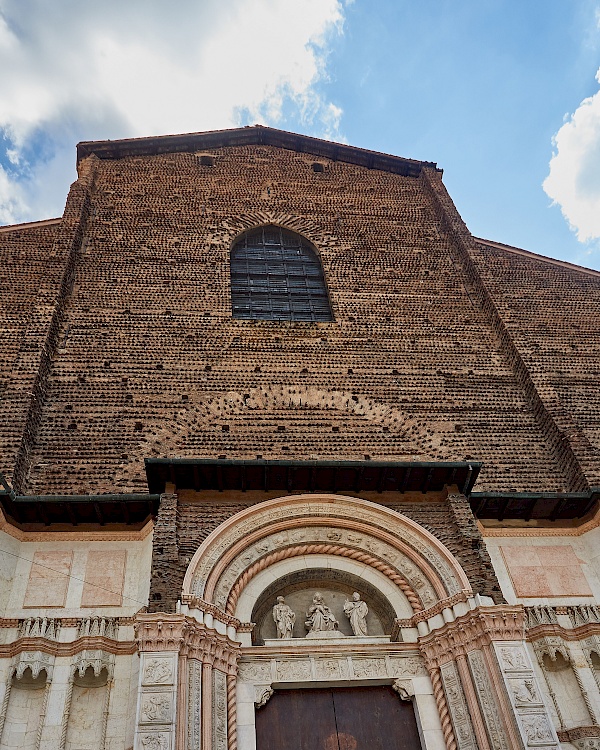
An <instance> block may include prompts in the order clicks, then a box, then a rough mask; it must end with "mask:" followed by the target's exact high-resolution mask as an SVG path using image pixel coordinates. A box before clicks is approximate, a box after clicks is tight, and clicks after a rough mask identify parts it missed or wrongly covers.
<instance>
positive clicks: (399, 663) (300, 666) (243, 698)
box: [190, 647, 445, 750]
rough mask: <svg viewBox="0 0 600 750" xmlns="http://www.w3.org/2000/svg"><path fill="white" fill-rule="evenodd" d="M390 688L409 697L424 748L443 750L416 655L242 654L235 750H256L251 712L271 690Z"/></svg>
mask: <svg viewBox="0 0 600 750" xmlns="http://www.w3.org/2000/svg"><path fill="white" fill-rule="evenodd" d="M394 683H396V684H397V686H398V688H399V689H401V690H400V694H403V695H405V696H411V697H412V700H413V705H414V707H415V713H416V715H417V720H418V723H419V726H420V730H421V736H422V738H423V744H424V748H426V750H442V749H443V748H445V743H444V737H443V733H442V730H441V725H440V720H439V714H438V711H437V707H436V703H435V699H434V697H433V689H432V685H431V680H430V679H429V675H428V674H427V670H426V669H425V666H424V663H423V660H422V658H421V656H420V655H419V653H418V651H416V650H415V651H405V652H403V653H398V652H391V653H389V652H385V651H383V652H378V653H373V651H372V650H371V649H368V648H367V647H365V648H364V649H363V651H362V653H361V652H360V651H358V653H357V652H354V653H352V654H341V653H336V652H335V651H334V650H332V649H331V648H329V649H328V650H327V652H322V653H305V654H298V655H288V654H286V655H277V656H274V657H272V658H270V657H269V656H267V655H260V656H254V655H251V654H246V655H244V656H243V657H242V659H241V661H240V665H239V672H238V683H237V738H238V750H256V733H255V724H254V720H255V713H256V711H257V710H260V708H261V707H262V706H264V705H265V703H267V701H268V700H269V698H270V697H271V695H273V686H275V687H276V688H277V687H280V688H289V687H292V686H293V687H324V686H326V685H328V684H331V685H340V686H344V685H346V686H351V685H369V684H373V685H381V684H388V685H389V684H394ZM398 700H400V697H399V698H398ZM190 750H191V749H190Z"/></svg>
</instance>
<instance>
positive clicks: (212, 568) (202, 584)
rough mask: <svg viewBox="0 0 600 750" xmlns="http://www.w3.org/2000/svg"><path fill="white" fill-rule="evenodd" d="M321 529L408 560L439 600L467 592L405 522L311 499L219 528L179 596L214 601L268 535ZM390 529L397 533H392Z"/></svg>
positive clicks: (346, 501)
mask: <svg viewBox="0 0 600 750" xmlns="http://www.w3.org/2000/svg"><path fill="white" fill-rule="evenodd" d="M324 523H327V524H328V525H330V526H331V527H332V529H335V528H344V529H352V530H353V531H354V532H356V534H357V535H360V534H361V533H362V534H367V535H369V536H371V537H374V538H375V539H377V540H380V541H382V542H385V543H387V544H390V545H392V547H393V548H394V549H395V550H397V553H400V554H404V555H406V556H408V557H409V558H410V559H411V560H412V562H413V563H414V564H415V565H417V567H419V568H421V571H425V569H427V576H426V577H427V578H428V579H429V581H430V582H431V584H432V585H433V586H434V589H435V590H436V593H437V596H438V597H439V598H446V597H447V596H448V595H452V594H455V593H456V592H457V591H461V590H463V589H468V588H470V584H469V581H468V579H467V577H466V574H465V573H464V571H463V570H462V568H461V567H460V566H459V565H458V563H457V562H456V560H455V559H454V557H453V556H452V554H451V553H450V552H449V550H448V549H447V548H446V547H444V545H443V544H442V543H441V542H440V541H439V540H437V539H436V538H435V537H434V536H433V535H432V534H431V533H429V532H428V531H426V530H425V529H424V528H422V527H421V526H419V525H418V524H416V523H415V522H414V521H411V520H410V519H408V518H407V517H406V516H403V515H402V514H400V513H397V512H396V511H392V510H390V509H387V508H384V507H383V506H380V505H376V504H374V503H371V502H369V501H366V500H361V499H358V498H350V497H345V496H342V495H317V494H315V495H286V496H283V497H280V498H276V499H273V500H267V501H265V502H262V503H259V504H257V505H254V506H252V507H250V508H248V509H246V510H244V511H241V512H240V513H237V514H236V515H234V516H232V517H231V518H229V519H228V520H227V521H225V522H224V523H222V524H221V525H220V526H219V527H218V528H217V529H215V530H214V531H213V532H211V534H210V535H209V536H208V537H207V539H205V540H204V542H203V543H202V544H201V545H200V547H199V548H198V550H196V552H195V553H194V556H193V558H192V561H191V563H190V565H189V566H188V570H187V572H186V575H185V578H184V583H183V591H184V593H190V592H193V593H194V594H196V595H198V596H203V597H204V598H205V599H206V600H208V601H212V599H213V596H212V592H213V591H214V587H215V585H216V582H217V580H218V579H219V578H220V576H221V575H222V574H223V571H224V570H225V569H226V568H227V567H228V566H229V565H230V564H231V563H232V561H233V559H235V557H236V556H237V555H238V554H239V553H240V552H242V551H243V550H244V549H247V548H248V547H249V545H251V544H254V543H255V542H257V541H259V540H260V539H262V538H263V537H265V536H268V535H272V534H276V533H281V534H293V533H297V531H299V530H300V528H301V527H308V526H314V525H323V524H324ZM390 528H394V529H395V530H396V531H397V533H395V534H392V533H390V531H389V530H390ZM296 541H300V540H296ZM265 551H269V550H265ZM251 562H255V561H250V563H251ZM240 572H241V571H240Z"/></svg>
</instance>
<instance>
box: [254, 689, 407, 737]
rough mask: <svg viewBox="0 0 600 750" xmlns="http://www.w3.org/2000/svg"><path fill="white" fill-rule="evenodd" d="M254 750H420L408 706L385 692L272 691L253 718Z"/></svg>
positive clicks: (345, 690) (387, 691)
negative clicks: (254, 722) (268, 698)
mask: <svg viewBox="0 0 600 750" xmlns="http://www.w3.org/2000/svg"><path fill="white" fill-rule="evenodd" d="M256 747H257V750H420V748H421V742H420V740H419V732H418V729H417V723H416V720H415V714H414V709H413V706H412V704H411V703H409V702H407V701H402V700H400V698H399V697H398V695H397V694H396V693H395V692H394V691H393V690H392V688H391V687H388V686H380V687H354V688H325V689H319V690H312V689H306V690H277V691H276V692H275V694H274V695H273V697H272V698H271V699H270V701H269V702H268V703H267V704H266V706H265V707H264V708H261V709H260V710H258V711H257V713H256Z"/></svg>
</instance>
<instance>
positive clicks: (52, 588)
mask: <svg viewBox="0 0 600 750" xmlns="http://www.w3.org/2000/svg"><path fill="white" fill-rule="evenodd" d="M72 563H73V553H72V552H59V551H53V552H41V551H38V552H36V553H35V554H34V556H33V564H32V566H31V571H30V573H29V581H28V582H27V589H26V591H25V598H24V601H23V607H25V608H29V607H44V608H45V607H64V606H65V601H66V598H67V589H68V588H69V576H70V573H71V565H72Z"/></svg>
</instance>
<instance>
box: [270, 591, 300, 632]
mask: <svg viewBox="0 0 600 750" xmlns="http://www.w3.org/2000/svg"><path fill="white" fill-rule="evenodd" d="M273 619H274V620H275V626H276V627H277V637H278V638H291V637H292V631H293V630H294V623H295V622H296V613H295V612H294V610H293V609H292V608H291V607H288V605H287V604H286V603H285V599H284V598H283V596H278V597H277V604H276V605H275V606H274V607H273Z"/></svg>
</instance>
